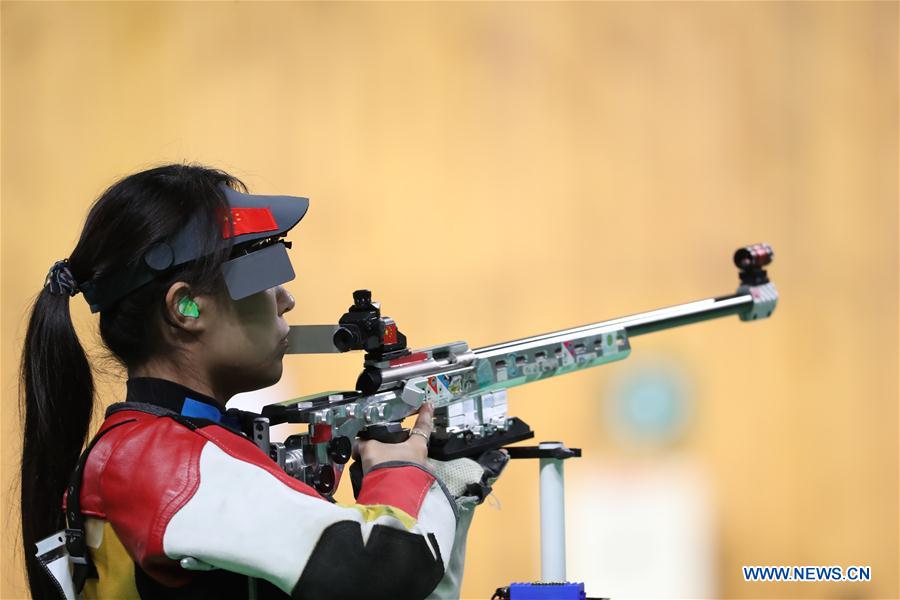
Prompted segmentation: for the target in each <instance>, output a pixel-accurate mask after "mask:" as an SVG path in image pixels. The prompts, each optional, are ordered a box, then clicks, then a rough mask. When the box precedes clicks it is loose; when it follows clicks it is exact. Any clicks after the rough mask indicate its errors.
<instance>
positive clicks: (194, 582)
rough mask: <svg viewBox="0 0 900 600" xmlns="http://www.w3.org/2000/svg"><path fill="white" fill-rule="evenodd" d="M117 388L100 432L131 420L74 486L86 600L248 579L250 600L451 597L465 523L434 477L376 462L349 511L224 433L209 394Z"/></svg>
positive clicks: (148, 384)
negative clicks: (121, 394)
mask: <svg viewBox="0 0 900 600" xmlns="http://www.w3.org/2000/svg"><path fill="white" fill-rule="evenodd" d="M127 389H128V393H127V397H126V402H124V403H120V404H116V405H113V406H112V407H110V409H109V410H108V411H107V415H106V420H105V421H104V423H103V425H102V426H101V429H100V431H101V432H103V431H104V430H106V429H108V428H109V427H111V426H113V425H116V424H117V423H122V422H123V421H128V422H127V423H123V424H121V425H119V426H117V427H116V428H115V429H113V430H110V431H109V432H108V433H106V434H104V435H103V436H102V438H101V439H99V440H98V441H97V443H96V445H95V446H94V447H93V449H92V450H91V452H90V454H89V456H88V458H87V462H86V464H85V469H84V475H83V478H82V485H81V492H80V495H79V498H80V499H81V508H82V513H83V514H84V515H86V517H87V522H86V533H87V544H88V547H89V553H90V556H91V559H92V561H93V564H94V566H95V567H96V573H95V574H94V575H93V576H92V577H90V578H89V579H88V580H87V583H86V584H85V588H84V596H85V598H117V599H124V598H191V599H203V598H216V599H229V598H247V597H248V577H253V578H258V581H259V583H260V585H258V588H257V589H258V597H259V598H270V597H279V598H285V597H292V598H298V599H299V598H304V599H312V598H367V599H375V598H390V599H392V600H395V599H399V598H424V597H426V596H428V595H429V594H430V593H432V592H433V591H434V590H435V588H436V587H438V584H439V583H440V584H441V587H440V588H439V591H440V590H443V592H440V595H442V596H444V597H446V596H451V595H454V594H458V593H459V579H460V577H461V569H462V562H463V561H462V556H461V554H462V552H463V551H464V546H465V529H467V528H468V519H470V518H471V514H468V515H464V516H463V518H460V516H461V508H460V507H461V506H462V505H460V504H459V503H458V501H457V499H454V498H453V497H451V496H450V495H449V493H448V492H447V490H446V487H444V486H443V484H442V483H441V481H440V480H438V479H437V478H436V477H435V476H434V474H433V473H432V472H431V471H430V470H428V469H425V468H423V467H421V466H418V465H414V464H411V463H383V464H381V465H376V466H375V467H374V468H373V469H372V470H371V471H369V472H368V473H367V474H366V475H365V477H364V479H363V483H362V488H361V491H360V494H359V497H358V498H357V504H350V505H345V504H337V503H333V502H332V501H330V500H328V499H326V498H324V497H323V496H321V495H320V494H319V493H318V492H316V491H315V490H314V489H313V488H312V487H310V486H308V485H306V484H304V483H301V482H300V481H297V480H296V479H294V478H292V477H290V476H288V475H287V474H286V473H284V472H283V471H282V470H281V469H280V468H279V467H278V465H277V464H276V463H275V462H274V461H272V460H271V459H270V458H269V457H268V456H267V455H266V454H265V453H264V452H262V451H261V450H260V449H259V448H258V447H257V446H256V445H254V444H253V442H252V441H251V440H249V439H248V438H247V437H245V436H244V435H243V434H242V433H241V432H240V431H239V430H238V429H235V428H233V427H230V426H229V425H228V415H226V414H224V413H223V412H222V410H221V408H220V407H219V404H218V403H217V402H216V400H215V399H213V398H209V397H207V396H204V395H202V394H199V393H197V392H196V391H194V390H191V389H189V388H186V387H184V386H181V385H178V384H176V383H173V382H170V381H166V380H163V379H156V378H150V377H141V378H132V379H130V380H129V381H128V382H127ZM466 508H471V506H468V507H466ZM458 521H459V522H464V527H463V528H462V529H460V528H458V526H457V525H458ZM454 538H456V539H457V541H456V546H457V548H456V550H457V552H456V554H457V556H455V557H453V556H452V554H454ZM451 563H453V565H455V567H450V569H448V565H451ZM186 567H187V568H186ZM454 568H455V569H456V571H457V572H456V573H450V572H448V571H450V570H453V569H454ZM442 580H443V581H442Z"/></svg>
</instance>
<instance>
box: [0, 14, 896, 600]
mask: <svg viewBox="0 0 900 600" xmlns="http://www.w3.org/2000/svg"><path fill="white" fill-rule="evenodd" d="M0 10H2V336H0V348H2V382H0V383H2V393H3V396H2V398H3V407H2V436H3V438H2V469H3V470H2V492H3V493H4V496H3V498H4V500H3V510H2V512H3V516H4V526H3V527H4V531H5V532H6V535H5V536H4V541H3V543H2V552H3V560H2V580H0V582H2V588H0V595H2V597H3V598H19V597H24V596H25V594H26V592H25V588H24V583H23V577H22V573H21V556H20V554H21V552H20V551H19V550H18V546H17V543H18V542H17V540H16V535H17V534H18V523H17V520H16V519H17V515H16V511H17V507H16V500H15V499H16V497H17V496H16V490H15V476H16V468H17V461H18V454H17V453H18V451H19V443H20V442H19V437H18V436H19V429H18V424H17V423H18V416H17V411H16V404H17V402H16V386H17V380H16V366H17V362H18V360H19V352H20V351H21V344H22V340H23V338H24V334H25V325H26V323H27V315H28V310H29V303H30V301H31V299H32V298H33V296H34V295H35V294H36V292H37V291H38V290H39V289H40V286H41V284H42V283H43V278H44V276H45V274H46V272H47V269H48V268H49V267H50V266H51V265H52V264H53V262H54V261H56V260H58V259H61V258H64V257H66V256H68V253H69V252H70V250H71V248H72V247H73V246H74V244H75V241H76V240H77V237H78V235H79V232H80V228H81V226H82V223H83V219H84V216H85V214H86V210H87V208H88V206H89V204H90V203H91V202H92V201H93V200H94V199H95V198H96V197H97V195H98V194H99V193H100V192H101V191H102V190H103V189H104V188H105V187H106V186H107V185H109V184H110V183H112V182H113V181H114V180H115V179H117V178H119V177H121V176H124V175H126V174H128V173H131V172H134V171H136V170H139V169H142V168H145V167H149V166H152V165H155V164H158V163H161V162H168V161H197V162H201V163H205V164H210V165H214V166H218V167H220V168H224V169H226V170H229V171H231V172H233V173H235V174H236V175H238V176H239V177H241V178H243V179H244V181H245V182H246V183H247V184H248V185H249V187H250V188H251V190H253V191H258V192H260V193H289V194H298V195H305V196H308V197H309V198H310V199H311V202H312V204H311V209H310V211H309V214H308V215H307V217H306V218H305V219H304V221H303V223H302V224H301V226H299V227H298V229H297V230H296V234H295V235H293V236H292V239H293V240H294V241H295V246H294V250H293V251H292V256H293V260H294V264H295V268H296V270H297V273H298V276H297V279H296V280H294V281H293V282H291V283H290V284H288V286H287V287H288V289H289V290H290V291H291V293H293V294H294V295H295V296H296V298H297V306H296V309H295V310H294V312H293V313H292V314H291V315H290V317H292V318H291V319H290V321H291V322H292V323H294V324H301V323H323V322H329V321H332V322H333V321H334V319H336V318H337V317H338V316H339V315H340V314H341V313H342V312H343V310H344V309H345V308H346V305H348V304H349V300H350V292H351V291H352V290H353V289H356V288H359V287H369V288H370V289H373V290H374V292H375V296H376V299H378V300H381V302H382V304H383V307H384V309H385V312H386V313H387V314H389V315H391V316H393V317H395V318H396V319H397V320H398V322H399V323H400V325H401V328H402V329H403V331H404V332H405V333H406V334H407V336H408V337H409V339H410V342H411V344H413V345H419V346H423V345H430V344H434V343H439V342H444V341H451V340H456V339H465V340H467V341H468V342H469V343H470V345H471V346H473V347H477V346H482V345H486V344H488V343H491V342H497V341H503V340H506V339H514V338H517V337H523V336H526V335H530V334H536V333H539V332H544V331H551V330H554V329H559V328H563V327H566V326H572V325H579V324H584V323H589V322H593V321H598V320H602V319H606V318H611V317H615V316H621V315H624V314H629V313H633V312H639V311H643V310H649V309H654V308H659V307H662V306H667V305H671V304H676V303H680V302H686V301H690V300H695V299H700V298H704V297H709V296H716V295H721V294H726V293H730V292H731V291H733V289H734V288H735V287H736V285H737V278H736V272H735V269H734V268H733V267H732V266H731V263H730V259H731V253H732V252H733V251H734V249H735V248H736V247H738V246H740V245H744V244H748V243H753V242H758V241H765V242H768V243H770V244H772V245H773V247H774V248H775V251H776V260H775V263H774V264H773V265H772V268H771V269H770V273H771V274H772V277H773V281H774V282H775V284H776V285H777V287H778V289H779V291H780V293H781V300H780V303H779V307H778V310H777V311H776V312H775V313H774V315H773V317H772V319H770V320H768V321H765V322H761V323H754V324H752V325H751V324H745V323H741V322H740V321H739V320H738V319H736V318H733V319H727V320H717V321H713V322H711V323H705V324H700V325H695V326H692V327H690V328H683V329H679V330H676V331H670V332H664V333H659V334H655V335H651V336H646V337H641V338H637V339H635V340H634V343H633V347H634V351H633V355H632V358H631V359H629V360H637V359H639V357H641V356H656V357H660V356H663V357H667V358H669V359H672V360H676V361H678V363H679V364H681V365H683V367H684V369H685V370H686V372H688V373H690V375H691V377H692V380H693V382H694V386H693V394H694V395H693V398H692V401H693V404H694V406H695V412H696V415H695V418H694V420H693V422H692V424H691V428H690V430H689V432H688V434H687V435H686V436H685V437H684V439H683V440H682V441H681V442H680V444H679V446H678V448H677V451H678V452H679V453H681V454H683V455H686V456H689V457H691V459H692V460H694V461H696V462H697V463H698V464H701V465H703V467H704V468H705V469H706V470H707V471H708V472H709V473H710V475H711V478H712V479H711V481H712V483H713V486H714V494H715V497H716V499H717V506H718V512H717V514H716V517H715V524H716V532H717V533H716V536H717V539H716V548H717V552H716V557H715V561H716V563H715V565H716V566H715V569H716V571H715V572H716V581H717V584H716V585H717V588H716V593H715V595H716V596H720V597H729V598H750V597H764V598H782V597H810V598H812V597H818V598H822V597H825V598H846V597H862V598H896V597H897V596H898V594H900V588H898V580H897V577H898V387H897V386H898V377H897V375H898V373H897V365H898V362H897V361H898V355H897V341H898V339H897V335H898V323H897V315H898V313H897V308H898V306H897V292H898V288H897V285H898V272H900V269H898V242H897V237H898V236H897V234H898V219H897V217H898V214H897V213H898V188H897V185H898V177H897V176H898V172H897V171H898V162H897V161H898V152H897V133H898V119H897V113H898V91H897V85H898V78H897V66H898V65H897V54H898V46H897V44H898V25H897V23H898V4H897V3H896V2H883V3H843V2H837V3H665V4H657V3H635V4H632V3H596V4H593V3H528V4H517V3H463V4H453V3H440V4H438V3H416V4H408V3H383V4H382V3H371V4H370V3H365V4H358V3H347V4H345V3H327V4H318V3H264V4H256V3H26V2H3V3H2V6H0ZM72 310H73V314H74V315H75V318H76V321H77V326H78V329H79V334H80V335H81V339H82V340H83V343H85V344H86V345H87V346H89V348H90V349H91V352H92V353H93V354H94V355H96V356H97V358H98V362H97V363H95V364H96V365H97V367H98V371H101V373H100V377H101V390H102V397H101V401H102V402H101V404H107V403H110V402H112V401H115V400H117V399H119V398H120V397H121V394H122V391H123V390H124V384H123V380H122V378H121V375H120V374H117V373H115V372H114V371H113V370H112V369H110V368H109V367H108V366H104V363H102V362H100V361H99V359H100V358H101V352H100V349H99V347H98V346H97V340H98V336H97V334H96V333H95V331H96V317H95V316H92V315H91V314H90V312H89V310H88V307H87V305H86V303H84V301H83V300H82V299H81V297H76V298H74V299H73V301H72ZM360 362H361V358H360V357H359V356H356V355H354V356H341V357H327V358H320V357H315V358H309V359H307V358H298V357H288V358H287V359H286V371H285V372H286V375H285V379H284V380H283V381H282V383H280V384H279V386H280V387H279V388H278V389H279V393H281V394H283V396H282V397H291V396H298V395H302V394H307V393H312V392H316V391H320V390H325V389H335V388H344V387H348V386H351V385H352V382H353V381H354V380H355V376H356V373H357V371H358V370H359V368H360ZM625 364H626V363H620V364H616V365H610V366H607V367H603V368H601V369H595V370H591V371H587V372H582V373H579V374H575V375H571V376H567V377H563V378H560V379H557V380H550V381H546V382H542V383H539V384H535V385H533V386H526V387H525V388H520V389H516V390H512V391H511V393H510V398H511V412H512V414H515V415H517V416H520V417H522V418H523V419H524V420H526V421H527V422H529V423H530V424H531V425H532V426H533V427H535V428H536V429H537V430H538V437H539V438H540V439H564V440H565V441H566V442H568V443H569V444H570V445H577V446H580V447H582V448H583V449H584V453H585V457H584V458H582V459H579V460H580V462H578V463H573V464H571V465H570V466H569V467H568V471H567V473H568V478H569V479H568V480H569V481H570V482H571V481H575V480H577V478H579V477H590V476H591V472H592V471H591V469H592V465H597V464H600V462H601V461H603V460H609V459H614V460H622V461H626V462H627V461H629V460H640V461H650V462H652V461H653V460H656V458H655V456H656V455H654V454H652V453H651V454H650V455H649V456H645V455H641V456H639V457H635V456H633V453H634V451H633V450H629V449H628V448H625V447H622V446H621V445H619V444H616V443H614V442H613V441H612V440H611V438H610V436H609V435H608V432H607V431H606V430H605V429H604V426H603V423H602V419H601V418H599V417H598V414H599V413H600V411H599V409H598V406H599V405H600V403H601V402H602V398H601V397H602V393H603V390H605V389H607V386H608V384H609V383H610V382H611V381H612V380H613V379H614V378H615V377H616V376H617V373H619V372H620V371H619V370H620V369H622V368H624V365H625ZM98 412H99V409H98ZM661 452H662V451H661ZM536 490H537V478H536V469H535V467H534V466H533V465H527V464H514V465H513V466H512V467H511V468H510V469H509V470H508V473H507V474H505V475H504V478H503V479H502V480H501V482H500V483H499V484H498V486H497V493H498V495H500V496H501V497H502V500H503V508H502V510H500V511H494V510H489V509H486V510H482V512H481V513H480V514H479V515H478V516H477V517H476V519H475V523H474V525H473V529H472V532H471V536H470V542H469V552H468V562H467V576H466V580H465V584H464V587H463V592H464V596H465V597H467V598H488V597H490V595H491V593H492V592H493V591H494V589H495V588H496V587H497V586H499V585H504V584H508V583H509V582H511V581H521V580H532V579H537V578H538V577H539V574H540V571H539V554H538V551H537V549H538V547H539V535H538V528H537V524H538V521H537V506H538V505H537V498H536ZM7 521H8V522H7ZM569 525H570V528H571V527H574V526H577V524H572V523H570V524H569ZM14 534H15V535H14ZM745 564H785V565H794V564H797V565H807V564H823V565H831V564H837V565H853V564H862V565H866V564H868V565H871V567H872V573H873V581H871V582H870V583H867V584H839V583H808V584H802V585H801V584H783V583H782V584H778V583H766V584H763V583H752V584H751V583H745V582H744V581H743V579H742V577H741V573H740V567H741V565H745ZM588 591H589V593H590V594H593V595H601V594H604V591H603V590H602V589H601V590H588Z"/></svg>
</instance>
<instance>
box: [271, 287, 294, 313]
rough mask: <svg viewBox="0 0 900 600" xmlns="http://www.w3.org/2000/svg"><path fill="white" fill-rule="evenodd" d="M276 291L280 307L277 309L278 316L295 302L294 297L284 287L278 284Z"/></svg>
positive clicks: (291, 307)
mask: <svg viewBox="0 0 900 600" xmlns="http://www.w3.org/2000/svg"><path fill="white" fill-rule="evenodd" d="M276 291H277V295H278V308H279V309H280V310H279V311H278V316H279V317H280V316H281V315H283V314H284V313H286V312H288V311H289V310H292V309H293V308H294V304H296V303H295V302H294V297H293V296H292V295H291V294H290V293H288V291H287V290H286V289H284V287H282V286H280V285H279V286H278V288H277V290H276Z"/></svg>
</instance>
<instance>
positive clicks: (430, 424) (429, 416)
mask: <svg viewBox="0 0 900 600" xmlns="http://www.w3.org/2000/svg"><path fill="white" fill-rule="evenodd" d="M432 431H434V405H433V404H432V403H431V402H426V403H424V404H423V405H422V406H421V407H420V408H419V416H418V417H417V418H416V422H415V424H413V426H412V429H411V430H410V432H409V439H410V440H412V439H413V438H418V439H419V441H418V442H415V443H418V444H420V445H421V447H422V448H424V449H425V451H426V452H427V451H428V440H429V438H430V437H431V432H432Z"/></svg>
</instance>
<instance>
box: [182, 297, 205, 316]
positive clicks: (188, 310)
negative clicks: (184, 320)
mask: <svg viewBox="0 0 900 600" xmlns="http://www.w3.org/2000/svg"><path fill="white" fill-rule="evenodd" d="M178 312H180V313H181V314H183V315H184V316H186V317H199V316H200V307H199V306H197V303H196V302H194V301H193V300H191V299H190V298H188V297H187V296H185V297H183V298H182V299H181V300H179V301H178Z"/></svg>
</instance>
